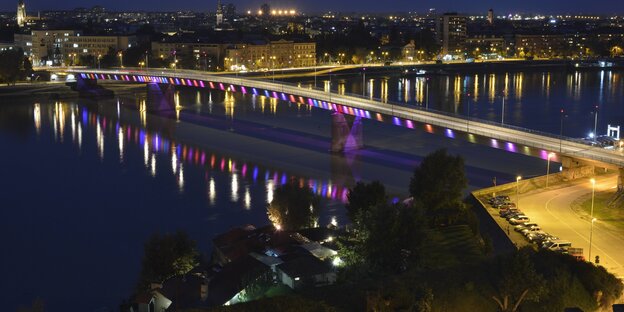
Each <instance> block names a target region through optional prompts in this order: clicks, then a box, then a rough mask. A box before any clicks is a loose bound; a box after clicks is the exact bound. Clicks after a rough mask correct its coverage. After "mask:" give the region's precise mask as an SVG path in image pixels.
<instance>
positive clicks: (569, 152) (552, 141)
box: [69, 68, 624, 167]
mask: <svg viewBox="0 0 624 312" xmlns="http://www.w3.org/2000/svg"><path fill="white" fill-rule="evenodd" d="M69 71H73V72H76V73H93V74H116V75H120V74H128V75H145V76H157V77H167V78H184V79H195V80H203V81H212V82H216V83H223V84H227V85H239V86H245V87H246V88H256V89H264V90H270V91H275V92H280V93H282V92H283V93H288V94H292V95H296V96H302V97H306V98H314V99H316V100H321V101H325V102H331V103H335V104H340V105H345V106H350V107H353V108H358V109H364V110H368V111H370V112H372V113H380V114H384V115H389V116H394V117H398V118H402V119H408V120H413V121H416V122H421V123H425V124H431V125H433V126H437V127H444V128H447V129H451V130H454V131H461V132H468V133H472V134H475V135H480V136H483V137H488V138H492V139H496V140H500V141H506V142H512V143H515V144H521V145H525V146H529V147H533V148H539V149H543V150H546V151H554V152H560V154H563V155H566V156H571V157H576V158H583V159H588V160H595V161H599V162H603V163H607V164H611V165H614V166H618V167H624V155H623V154H622V153H621V152H618V151H613V150H606V149H603V148H600V147H595V146H591V145H587V144H582V143H579V142H578V141H577V140H575V139H573V138H569V137H563V136H557V135H553V134H549V133H545V132H540V131H535V130H532V129H526V128H521V127H516V126H509V125H501V124H497V123H494V122H491V121H488V120H482V119H477V118H467V117H462V116H459V115H454V114H449V113H446V112H442V111H436V110H431V109H423V108H421V107H412V106H406V105H404V104H398V103H385V102H383V101H377V100H371V99H370V98H365V97H362V96H358V95H352V94H350V95H342V94H337V93H332V92H326V91H324V90H319V89H314V88H305V87H300V86H297V85H295V84H290V83H285V82H281V81H280V82H270V81H266V80H262V79H250V78H243V77H232V76H228V75H214V74H207V73H202V72H199V71H193V70H176V71H171V70H162V69H150V70H141V69H132V68H127V69H122V70H94V69H91V70H88V69H76V70H69Z"/></svg>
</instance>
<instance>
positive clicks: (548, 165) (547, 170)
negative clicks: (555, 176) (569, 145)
mask: <svg viewBox="0 0 624 312" xmlns="http://www.w3.org/2000/svg"><path fill="white" fill-rule="evenodd" d="M554 156H555V153H552V152H551V153H548V162H547V165H546V188H548V176H549V175H550V159H551V158H553V157H554Z"/></svg>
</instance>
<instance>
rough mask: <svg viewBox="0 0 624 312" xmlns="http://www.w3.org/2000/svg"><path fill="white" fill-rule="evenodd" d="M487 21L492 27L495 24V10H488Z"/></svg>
mask: <svg viewBox="0 0 624 312" xmlns="http://www.w3.org/2000/svg"><path fill="white" fill-rule="evenodd" d="M487 21H488V24H490V25H492V24H494V10H492V9H489V10H488V15H487Z"/></svg>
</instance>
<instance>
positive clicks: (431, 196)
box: [409, 149, 468, 225]
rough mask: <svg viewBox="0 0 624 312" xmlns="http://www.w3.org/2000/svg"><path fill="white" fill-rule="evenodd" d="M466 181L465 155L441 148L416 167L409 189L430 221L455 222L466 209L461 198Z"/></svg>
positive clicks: (435, 223)
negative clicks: (420, 203)
mask: <svg viewBox="0 0 624 312" xmlns="http://www.w3.org/2000/svg"><path fill="white" fill-rule="evenodd" d="M467 185H468V180H467V179H466V176H465V172H464V159H463V158H462V157H461V156H459V155H457V156H451V155H448V154H447V152H446V149H440V150H437V151H435V152H433V153H431V154H429V155H428V156H426V157H425V158H424V159H423V161H422V162H421V164H420V166H418V167H416V169H415V170H414V175H413V176H412V179H411V181H410V186H409V190H410V194H411V195H412V196H413V197H414V199H415V200H418V201H420V202H422V204H423V205H424V207H425V209H426V213H427V216H428V217H429V220H430V223H432V224H433V225H440V224H454V223H455V222H457V220H458V219H459V216H461V214H462V213H463V211H464V210H465V205H464V203H463V202H462V198H463V191H464V189H465V188H466V186H467Z"/></svg>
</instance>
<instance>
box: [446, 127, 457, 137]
mask: <svg viewBox="0 0 624 312" xmlns="http://www.w3.org/2000/svg"><path fill="white" fill-rule="evenodd" d="M446 136H447V137H449V138H451V139H454V138H455V133H453V130H451V129H446Z"/></svg>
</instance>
